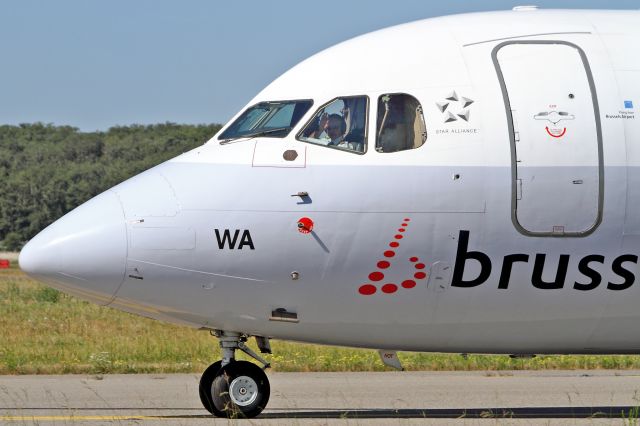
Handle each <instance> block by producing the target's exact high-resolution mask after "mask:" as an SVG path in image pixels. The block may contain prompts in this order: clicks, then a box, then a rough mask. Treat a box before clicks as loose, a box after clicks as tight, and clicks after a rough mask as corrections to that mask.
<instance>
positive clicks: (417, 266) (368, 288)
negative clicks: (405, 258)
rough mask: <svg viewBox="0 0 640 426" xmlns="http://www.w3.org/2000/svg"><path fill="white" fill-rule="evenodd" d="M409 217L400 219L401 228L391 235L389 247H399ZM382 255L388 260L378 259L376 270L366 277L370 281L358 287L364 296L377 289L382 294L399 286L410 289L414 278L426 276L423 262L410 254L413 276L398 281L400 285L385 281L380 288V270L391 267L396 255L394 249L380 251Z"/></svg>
mask: <svg viewBox="0 0 640 426" xmlns="http://www.w3.org/2000/svg"><path fill="white" fill-rule="evenodd" d="M409 222H410V219H409V218H405V219H404V220H403V221H402V225H401V228H399V229H398V232H400V233H399V234H395V235H394V236H393V239H394V241H391V242H389V247H391V248H393V249H399V248H400V240H402V239H403V238H404V237H405V236H406V235H407V234H406V231H407V227H408V226H409ZM382 255H383V256H384V257H386V258H387V259H389V260H379V261H377V263H376V267H377V270H374V271H372V272H371V273H369V275H368V278H369V281H370V282H371V283H367V284H363V285H361V286H360V287H359V288H358V292H359V293H360V294H362V295H365V296H371V295H374V294H376V293H377V292H378V289H379V290H380V291H381V292H382V293H384V294H393V293H396V292H397V291H398V289H399V288H400V287H402V288H403V289H412V288H415V287H416V286H417V282H416V280H422V279H425V278H426V277H427V274H426V273H425V272H423V271H422V270H423V269H425V268H426V265H425V263H423V262H419V260H420V259H419V258H418V257H417V256H411V257H410V258H409V262H410V263H412V264H413V269H414V271H416V272H415V273H414V274H413V277H412V278H410V279H405V280H403V281H401V282H400V286H398V285H397V284H395V283H386V284H384V285H382V286H381V287H380V288H378V287H377V286H376V284H373V283H377V282H380V281H382V280H383V279H384V278H385V274H384V273H383V272H382V271H383V270H387V269H389V268H392V267H393V264H392V261H391V259H392V258H394V257H395V256H396V251H395V250H386V251H384V252H383V253H382Z"/></svg>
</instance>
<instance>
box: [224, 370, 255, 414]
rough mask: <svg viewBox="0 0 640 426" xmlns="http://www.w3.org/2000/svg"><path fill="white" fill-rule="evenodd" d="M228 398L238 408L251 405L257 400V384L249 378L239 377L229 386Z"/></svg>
mask: <svg viewBox="0 0 640 426" xmlns="http://www.w3.org/2000/svg"><path fill="white" fill-rule="evenodd" d="M229 396H230V397H231V401H233V403H234V404H236V405H238V406H240V407H246V406H247V405H251V404H252V403H253V402H254V401H255V400H256V398H258V384H257V383H256V381H255V380H253V379H252V378H251V377H249V376H239V377H236V378H235V379H233V380H232V381H231V383H230V384H229Z"/></svg>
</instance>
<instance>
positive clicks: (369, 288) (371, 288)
mask: <svg viewBox="0 0 640 426" xmlns="http://www.w3.org/2000/svg"><path fill="white" fill-rule="evenodd" d="M377 290H378V289H377V288H376V286H375V285H371V284H365V285H362V286H360V288H359V289H358V291H359V292H360V294H364V295H365V296H370V295H372V294H373V293H375V292H376V291H377Z"/></svg>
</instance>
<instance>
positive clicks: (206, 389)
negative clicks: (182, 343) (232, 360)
mask: <svg viewBox="0 0 640 426" xmlns="http://www.w3.org/2000/svg"><path fill="white" fill-rule="evenodd" d="M220 367H222V361H218V362H214V363H213V364H211V365H210V366H209V367H207V369H206V370H204V373H202V377H201V378H200V401H201V402H202V405H204V408H206V409H207V411H208V412H210V413H211V414H213V415H214V416H216V417H226V414H225V413H223V412H222V411H220V410H218V409H217V408H216V406H215V405H214V404H213V381H214V379H215V378H216V376H217V375H218V371H220Z"/></svg>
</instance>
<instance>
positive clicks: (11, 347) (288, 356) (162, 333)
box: [0, 263, 640, 374]
mask: <svg viewBox="0 0 640 426" xmlns="http://www.w3.org/2000/svg"><path fill="white" fill-rule="evenodd" d="M254 349H255V348H254ZM272 349H273V355H267V356H266V358H267V359H268V360H269V361H270V362H271V363H272V366H273V369H274V370H275V371H383V370H387V369H388V368H386V367H384V365H383V364H382V362H381V361H380V360H379V358H378V354H377V352H376V351H373V350H363V349H349V348H338V347H331V346H329V347H328V346H318V345H306V344H299V343H289V342H281V341H274V342H272ZM243 356H244V355H243V354H239V357H243ZM399 356H400V360H401V361H402V364H403V366H404V367H405V368H406V369H407V370H490V371H493V370H522V369H631V368H634V369H635V368H640V356H586V355H583V356H566V355H563V356H540V357H537V358H533V359H511V358H509V357H507V356H487V355H469V356H468V357H467V358H466V359H465V358H463V357H461V356H460V355H457V354H424V353H401V354H399ZM219 358H220V351H219V349H218V345H217V341H216V339H214V338H213V337H211V336H210V335H209V333H207V332H206V331H197V330H193V329H190V328H186V327H181V326H176V325H171V324H165V323H161V322H158V321H153V320H149V319H146V318H142V317H138V316H134V315H130V314H127V313H124V312H120V311H116V310H114V309H110V308H104V307H100V306H97V305H93V304H91V303H87V302H83V301H81V300H79V299H76V298H74V297H72V296H68V295H66V294H63V293H60V292H58V291H56V290H53V289H51V288H48V287H45V286H43V285H40V284H38V283H37V282H35V281H33V280H31V279H29V278H28V277H26V276H25V275H24V274H23V273H22V272H21V271H20V270H19V269H18V268H17V266H16V265H15V263H12V265H11V268H10V269H1V270H0V374H65V373H82V374H104V373H177V372H180V373H195V372H198V373H199V372H202V371H203V370H204V369H205V368H206V367H207V366H208V365H209V364H211V363H212V362H213V361H215V360H217V359H219ZM245 359H246V357H245Z"/></svg>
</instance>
